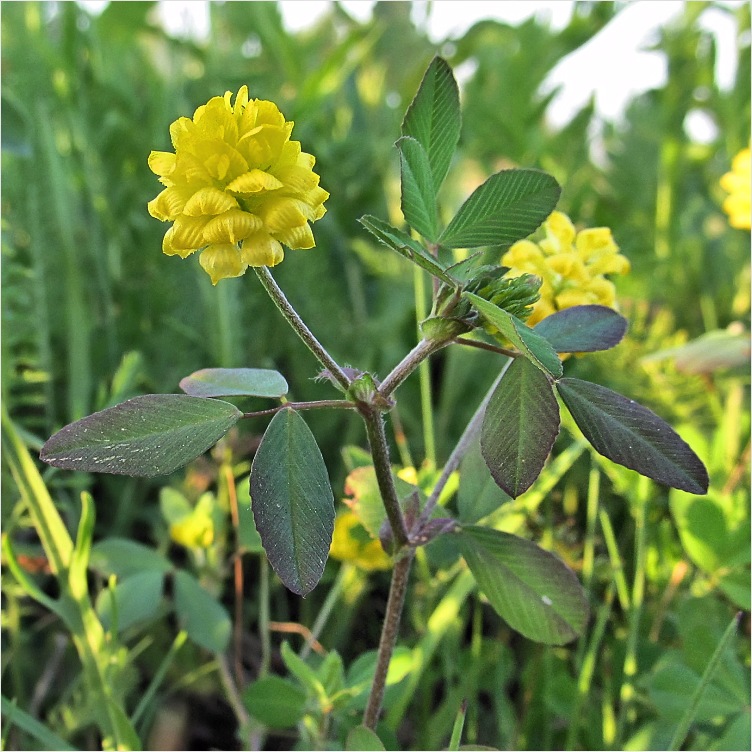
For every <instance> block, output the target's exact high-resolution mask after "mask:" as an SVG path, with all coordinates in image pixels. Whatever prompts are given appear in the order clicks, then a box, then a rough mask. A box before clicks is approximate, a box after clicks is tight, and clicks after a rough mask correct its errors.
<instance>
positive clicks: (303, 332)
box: [253, 266, 350, 390]
mask: <svg viewBox="0 0 752 752" xmlns="http://www.w3.org/2000/svg"><path fill="white" fill-rule="evenodd" d="M253 271H255V272H256V276H257V277H258V278H259V281H260V282H261V284H262V285H263V287H264V289H265V290H266V292H267V293H268V294H269V297H270V298H271V299H272V301H274V305H276V306H277V308H278V309H279V311H280V313H281V314H282V315H283V316H284V317H285V319H286V321H287V323H288V324H290V326H291V327H292V328H293V330H294V331H295V333H296V334H297V335H298V337H300V339H301V340H303V343H304V344H305V345H306V347H307V348H308V349H309V350H310V351H311V352H312V353H313V354H314V356H315V357H316V359H317V360H318V361H319V363H321V365H322V366H324V368H326V370H327V371H329V373H330V374H331V377H332V378H333V379H334V380H335V381H336V382H337V383H338V384H339V385H340V386H341V387H342V388H343V389H344V390H347V389H348V388H349V387H350V379H349V378H347V376H346V375H345V372H344V371H343V370H342V369H341V368H340V367H339V366H338V365H337V362H336V361H335V360H334V358H332V356H331V355H329V353H328V352H327V351H326V350H325V349H324V346H323V345H322V344H321V343H320V342H319V341H318V340H317V339H316V337H315V336H314V335H313V332H312V331H311V330H310V329H309V328H308V327H307V326H306V324H305V322H304V321H303V319H301V318H300V316H299V315H298V312H297V311H296V310H295V309H294V308H293V307H292V305H290V302H289V301H288V300H287V298H286V297H285V294H284V293H283V292H282V288H280V286H279V285H278V284H277V282H276V281H275V279H274V277H272V273H271V272H270V271H269V269H268V267H266V266H255V267H253Z"/></svg>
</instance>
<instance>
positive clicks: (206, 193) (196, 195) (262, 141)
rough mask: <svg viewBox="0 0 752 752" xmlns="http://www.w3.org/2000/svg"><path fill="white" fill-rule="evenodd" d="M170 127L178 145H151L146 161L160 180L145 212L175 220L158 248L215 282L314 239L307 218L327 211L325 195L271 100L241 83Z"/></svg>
mask: <svg viewBox="0 0 752 752" xmlns="http://www.w3.org/2000/svg"><path fill="white" fill-rule="evenodd" d="M231 99H232V93H231V92H229V91H228V92H226V93H225V95H224V97H214V98H212V99H210V100H209V101H208V102H207V103H206V104H205V105H202V106H201V107H199V108H198V109H197V110H196V112H195V113H194V114H193V118H192V119H191V118H187V117H181V118H178V120H176V121H175V122H174V123H173V124H172V125H171V126H170V136H171V138H172V145H173V147H174V148H175V152H174V153H172V152H165V151H153V152H152V153H151V154H150V155H149V167H150V168H151V170H152V172H154V173H155V174H156V175H158V176H159V181H160V182H161V183H162V184H163V185H164V186H166V187H165V189H164V190H163V191H162V192H161V193H160V194H159V195H158V196H157V197H156V198H155V199H154V200H152V201H150V202H149V213H150V214H151V215H152V217H155V218H156V219H159V220H162V221H171V222H172V223H173V224H172V226H171V227H170V228H169V229H168V230H167V232H166V233H165V236H164V241H163V243H162V250H163V251H164V253H166V254H167V255H168V256H173V255H177V256H180V257H181V258H185V257H186V256H189V255H190V254H192V253H195V252H196V251H198V250H201V256H200V257H199V262H200V263H201V266H202V267H203V268H204V269H205V271H206V272H207V273H208V274H209V276H210V277H211V280H212V284H215V285H216V284H217V282H219V280H220V279H224V278H226V277H239V276H240V275H241V274H243V273H244V272H245V271H246V269H247V268H248V267H249V266H275V265H276V264H278V263H279V262H280V261H282V259H283V257H284V251H283V248H282V246H283V245H286V246H287V247H288V248H291V249H303V248H313V247H314V245H315V242H314V239H313V233H312V232H311V227H310V225H309V222H315V221H316V220H317V219H321V217H323V216H324V214H325V212H326V209H325V208H324V202H325V201H326V199H327V198H329V194H328V193H327V192H326V191H325V190H324V189H323V188H321V187H320V186H319V176H318V175H317V174H316V173H315V172H313V166H314V164H315V161H316V160H315V159H314V158H313V157H312V156H311V155H310V154H306V153H305V152H303V151H301V147H300V142H299V141H291V140H290V134H291V132H292V127H293V123H292V122H286V121H285V118H284V116H283V115H282V113H281V112H280V111H279V109H278V108H277V105H275V104H274V103H273V102H268V101H265V100H261V99H254V100H252V101H251V100H249V99H248V88H247V87H246V86H241V87H240V90H239V91H238V93H237V96H236V97H235V103H234V104H232V103H231Z"/></svg>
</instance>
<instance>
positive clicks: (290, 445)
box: [251, 408, 334, 595]
mask: <svg viewBox="0 0 752 752" xmlns="http://www.w3.org/2000/svg"><path fill="white" fill-rule="evenodd" d="M251 507H252V509H253V517H254V519H255V521H256V528H257V529H258V532H259V535H260V536H261V543H262V545H263V546H264V550H265V551H266V556H267V558H268V559H269V563H270V564H271V565H272V569H274V571H275V572H276V573H277V575H278V576H279V578H280V579H281V580H282V582H283V583H284V584H285V586H286V587H287V588H289V589H290V590H292V591H293V592H294V593H297V594H298V595H307V594H308V593H310V592H311V590H313V588H314V587H316V584H317V583H318V581H319V580H320V579H321V575H322V574H323V573H324V565H325V564H326V559H327V557H328V556H329V547H330V545H331V542H332V533H333V531H334V495H333V494H332V488H331V486H330V485H329V476H328V474H327V472H326V466H325V465H324V460H323V458H322V456H321V452H320V451H319V448H318V445H317V444H316V440H315V439H314V438H313V434H312V433H311V431H310V429H309V428H308V426H307V425H306V424H305V421H304V420H303V418H301V417H300V415H298V413H296V412H295V411H294V410H292V409H291V408H288V409H286V410H282V411H281V412H278V413H277V414H276V415H275V416H274V418H273V419H272V421H271V423H269V426H268V428H267V429H266V433H265V434H264V438H263V439H262V440H261V444H260V445H259V448H258V450H257V452H256V456H255V457H254V459H253V465H252V467H251Z"/></svg>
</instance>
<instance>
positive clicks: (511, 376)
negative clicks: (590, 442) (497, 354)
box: [480, 358, 559, 498]
mask: <svg viewBox="0 0 752 752" xmlns="http://www.w3.org/2000/svg"><path fill="white" fill-rule="evenodd" d="M558 433H559V405H558V403H557V402H556V397H555V396H554V391H553V387H552V386H551V382H550V381H549V380H548V377H547V376H546V374H545V373H543V371H541V370H540V369H539V368H536V367H535V366H534V365H533V364H532V363H531V362H530V361H529V360H527V359H526V358H517V359H516V360H515V361H514V362H513V363H512V365H510V366H509V368H508V369H507V372H506V373H505V374H504V378H503V379H502V380H501V382H500V383H499V385H498V386H497V387H496V389H495V391H494V393H493V395H492V396H491V399H490V401H489V403H488V406H487V407H486V414H485V416H484V418H483V428H482V431H481V436H480V446H481V452H482V453H483V459H484V460H485V461H486V465H488V469H489V470H490V471H491V475H492V476H493V477H494V480H495V481H496V482H497V483H498V484H499V487H500V488H501V489H502V490H503V491H504V492H505V493H508V494H509V495H510V496H511V497H512V498H516V497H517V496H519V495H520V494H521V493H524V492H525V491H527V489H528V488H530V486H531V485H532V484H533V483H534V482H535V480H536V478H537V477H538V476H539V475H540V471H541V470H542V469H543V463H544V462H545V461H546V458H547V457H548V454H549V452H550V451H551V448H552V447H553V445H554V441H555V440H556V435H557V434H558Z"/></svg>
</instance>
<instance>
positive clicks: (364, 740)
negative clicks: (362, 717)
mask: <svg viewBox="0 0 752 752" xmlns="http://www.w3.org/2000/svg"><path fill="white" fill-rule="evenodd" d="M345 749H346V750H352V751H353V752H358V750H362V752H379V751H380V750H385V749H386V747H385V746H384V744H383V743H382V741H381V739H379V737H378V736H377V735H376V732H375V731H371V729H369V728H368V727H367V726H362V725H361V726H356V727H355V728H354V729H352V730H351V731H350V733H349V734H348V735H347V741H346V742H345Z"/></svg>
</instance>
